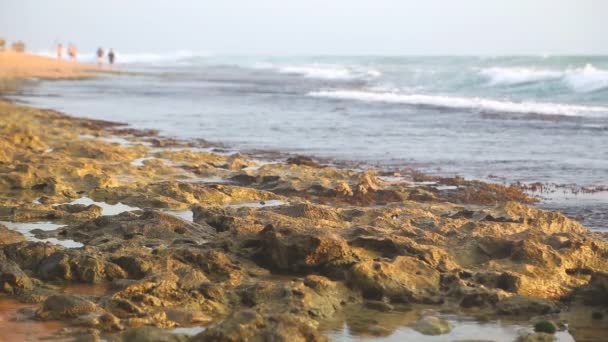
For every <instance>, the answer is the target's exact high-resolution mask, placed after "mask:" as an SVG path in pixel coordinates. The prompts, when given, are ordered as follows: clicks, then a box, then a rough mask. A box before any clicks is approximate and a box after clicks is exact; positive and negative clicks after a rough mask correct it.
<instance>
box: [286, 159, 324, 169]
mask: <svg viewBox="0 0 608 342" xmlns="http://www.w3.org/2000/svg"><path fill="white" fill-rule="evenodd" d="M287 164H293V165H305V166H309V167H314V168H322V167H323V166H322V165H319V164H318V163H316V162H315V161H314V160H312V158H310V157H305V156H296V157H290V158H287Z"/></svg>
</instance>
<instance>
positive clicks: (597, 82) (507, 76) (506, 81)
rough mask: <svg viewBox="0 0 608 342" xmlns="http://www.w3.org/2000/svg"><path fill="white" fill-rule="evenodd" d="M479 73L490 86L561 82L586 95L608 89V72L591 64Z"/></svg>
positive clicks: (496, 68)
mask: <svg viewBox="0 0 608 342" xmlns="http://www.w3.org/2000/svg"><path fill="white" fill-rule="evenodd" d="M479 73H480V74H481V75H482V76H485V77H487V78H488V79H489V85H493V86H494V85H518V84H525V83H536V82H546V81H552V80H560V81H562V82H564V83H565V84H566V85H567V86H568V87H570V89H572V90H573V91H576V92H581V93H586V92H592V91H597V90H600V89H604V88H608V71H606V70H602V69H598V68H596V67H594V66H593V65H591V64H587V65H585V67H582V68H570V69H566V70H550V69H534V68H525V67H512V68H505V67H492V68H486V69H483V70H481V71H479Z"/></svg>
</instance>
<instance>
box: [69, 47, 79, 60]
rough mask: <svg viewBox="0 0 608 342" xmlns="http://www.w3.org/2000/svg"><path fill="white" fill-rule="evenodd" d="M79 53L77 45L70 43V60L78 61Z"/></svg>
mask: <svg viewBox="0 0 608 342" xmlns="http://www.w3.org/2000/svg"><path fill="white" fill-rule="evenodd" d="M77 54H78V49H76V45H74V44H70V45H69V46H68V55H69V56H70V61H72V62H76V55H77Z"/></svg>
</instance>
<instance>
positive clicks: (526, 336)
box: [516, 332, 555, 342]
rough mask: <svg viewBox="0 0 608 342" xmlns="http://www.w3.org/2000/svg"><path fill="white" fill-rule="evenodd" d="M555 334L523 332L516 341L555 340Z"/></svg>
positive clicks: (536, 341)
mask: <svg viewBox="0 0 608 342" xmlns="http://www.w3.org/2000/svg"><path fill="white" fill-rule="evenodd" d="M554 340H555V336H554V335H553V334H546V333H538V332H535V333H523V334H522V335H520V336H518V337H517V340H516V342H553V341H554Z"/></svg>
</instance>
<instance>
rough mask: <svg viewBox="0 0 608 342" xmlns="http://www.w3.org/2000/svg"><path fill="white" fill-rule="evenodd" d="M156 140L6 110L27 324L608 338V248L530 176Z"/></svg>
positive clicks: (6, 168)
mask: <svg viewBox="0 0 608 342" xmlns="http://www.w3.org/2000/svg"><path fill="white" fill-rule="evenodd" d="M153 133H154V132H140V131H136V130H133V129H126V128H125V127H123V126H121V125H120V124H115V123H109V122H105V121H95V120H86V119H79V118H73V117H70V116H67V115H64V114H61V113H57V112H54V111H47V110H37V109H32V108H28V107H24V106H19V105H16V104H12V103H9V102H5V101H2V102H0V214H1V216H2V221H3V222H5V223H3V224H0V291H1V292H2V296H4V297H6V298H9V297H10V298H12V299H16V300H19V301H21V302H22V303H30V304H28V305H34V306H33V307H31V306H29V307H28V309H24V310H23V312H22V316H23V317H22V318H21V319H24V320H34V321H40V322H42V321H44V322H49V321H59V322H61V323H62V324H64V325H65V327H66V328H64V329H58V330H57V331H56V332H55V333H53V334H51V336H47V338H49V339H51V340H52V339H56V340H84V338H85V337H86V338H89V339H90V340H99V339H100V338H104V339H107V340H116V341H153V340H154V341H326V340H328V337H327V334H326V331H327V327H328V326H332V324H333V325H334V326H335V325H336V324H337V325H343V324H344V322H346V324H348V325H349V326H350V327H351V329H352V331H353V332H355V333H357V334H359V336H390V335H391V334H392V333H393V332H394V331H396V330H397V329H400V328H401V326H403V325H406V326H409V327H411V328H412V329H415V330H416V331H418V332H420V333H421V334H426V335H429V336H431V335H437V336H441V335H445V334H449V333H450V331H452V329H453V328H454V327H453V324H452V322H450V321H448V320H446V319H445V318H444V314H451V315H464V316H467V317H474V318H479V319H481V318H486V319H487V318H496V319H504V320H516V321H518V322H519V324H522V325H525V326H528V327H532V325H533V324H534V323H535V322H539V321H541V322H542V321H543V320H544V321H547V322H548V321H549V320H552V321H560V322H564V323H567V326H568V329H569V331H570V333H571V334H572V335H573V336H574V337H575V338H577V340H579V339H580V340H584V341H601V340H602V338H604V337H605V336H608V335H607V334H608V328H607V327H606V321H605V319H604V317H606V312H607V310H608V306H607V305H608V302H607V301H606V300H605V299H606V298H608V276H606V275H607V274H608V258H607V256H608V243H607V242H606V241H605V240H604V239H603V238H602V237H601V235H599V234H596V233H592V232H589V231H588V230H587V229H586V228H585V227H583V226H582V225H581V224H580V223H578V222H576V221H573V220H571V219H569V218H567V217H566V216H564V215H562V214H560V213H558V212H548V211H543V210H539V209H534V208H531V207H529V206H527V203H529V202H530V201H531V200H530V199H529V198H527V197H526V196H525V194H524V193H523V192H522V191H521V190H520V189H518V188H516V187H504V186H501V185H496V184H487V183H483V182H479V181H467V180H464V179H436V181H439V182H442V183H443V184H446V185H449V186H450V189H449V190H439V189H437V187H433V186H431V185H425V184H424V183H421V180H420V179H419V178H420V177H422V176H421V175H420V174H417V173H412V174H406V175H400V177H393V178H395V179H393V178H387V177H383V176H381V175H378V174H377V173H376V172H374V171H373V170H366V171H358V170H351V169H346V168H337V167H331V166H327V165H324V164H321V163H317V162H316V161H314V160H313V159H310V158H307V157H291V158H289V159H287V160H283V159H281V157H277V160H274V161H273V162H272V163H268V162H264V161H261V160H258V159H255V158H253V157H250V156H247V155H242V154H238V155H229V154H226V153H214V152H213V151H211V150H210V149H209V148H208V147H209V146H208V145H205V143H204V142H200V141H178V140H174V139H165V138H163V137H159V136H152V135H151V134H153ZM83 203H87V204H83ZM43 222H44V223H45V224H46V225H41V223H43ZM49 222H50V223H51V224H52V226H49V225H48V224H47V223H49ZM15 223H19V225H15ZM11 224H12V225H11ZM10 227H18V229H17V228H10ZM36 227H38V228H36ZM40 227H42V228H40ZM34 228H36V229H34ZM66 241H72V242H73V243H74V244H73V245H69V244H66V243H65V242H66ZM78 284H80V285H82V286H81V287H80V290H78V291H76V290H74V289H76V288H77V287H74V286H75V285H78ZM87 286H88V287H89V288H92V287H93V286H103V288H104V289H105V290H104V291H87V290H84V289H86V288H87ZM0 300H6V299H0ZM420 308H423V309H422V310H423V311H424V310H427V312H423V313H422V314H420V315H418V316H417V317H415V318H411V315H412V312H418V311H415V310H420ZM429 310H430V311H429ZM364 312H369V313H370V314H369V315H368V316H366V317H362V314H361V313H364ZM581 312H582V314H581ZM592 313H593V314H592ZM383 315H384V316H383ZM391 315H392V316H391ZM585 315H587V316H585ZM375 316H378V317H397V316H401V317H403V320H392V321H391V319H386V320H384V321H383V320H377V319H375ZM406 318H407V319H406ZM410 318H411V319H410ZM336 322H338V323H336ZM339 322H341V323H339ZM522 322H524V323H522ZM589 322H594V323H593V324H594V325H593V327H594V328H593V329H592V331H591V330H589V329H587V327H588V325H587V324H588V323H589ZM539 324H540V323H539ZM539 324H537V326H538V325H539ZM561 326H566V325H564V324H562V325H561ZM182 328H192V329H191V330H188V329H185V330H179V329H182ZM194 328H197V329H194ZM536 329H537V331H539V332H542V333H547V332H549V333H550V331H548V330H547V328H546V327H544V328H542V327H541V328H539V327H537V328H536ZM183 332H186V333H183ZM83 336H84V337H83ZM479 337H480V338H483V339H490V340H491V339H492V336H479ZM522 338H523V337H522ZM529 338H532V337H529Z"/></svg>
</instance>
